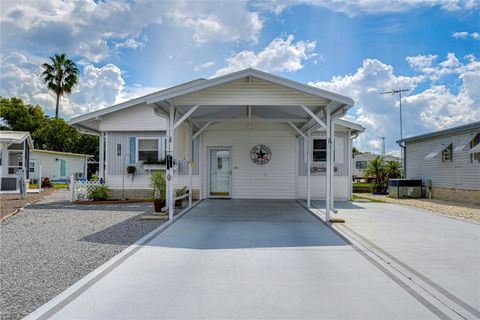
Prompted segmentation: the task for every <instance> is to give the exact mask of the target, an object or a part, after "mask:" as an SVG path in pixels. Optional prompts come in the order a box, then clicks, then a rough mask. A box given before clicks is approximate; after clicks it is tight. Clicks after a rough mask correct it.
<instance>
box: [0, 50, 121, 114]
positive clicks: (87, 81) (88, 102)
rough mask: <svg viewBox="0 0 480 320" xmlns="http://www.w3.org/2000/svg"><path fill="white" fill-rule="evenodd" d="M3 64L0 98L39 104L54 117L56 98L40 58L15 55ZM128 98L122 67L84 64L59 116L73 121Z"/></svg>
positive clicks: (62, 102) (62, 103)
mask: <svg viewBox="0 0 480 320" xmlns="http://www.w3.org/2000/svg"><path fill="white" fill-rule="evenodd" d="M0 62H1V64H2V73H1V75H0V82H1V88H0V95H2V96H4V97H13V96H16V97H19V98H21V99H23V100H24V101H25V102H26V103H32V104H39V105H41V106H42V107H43V108H44V109H45V111H46V112H47V113H49V114H54V112H55V95H54V94H53V93H52V92H50V91H48V89H47V88H46V85H45V84H44V83H43V80H42V78H41V72H42V70H41V68H40V65H41V63H40V61H39V59H37V58H35V57H27V56H25V55H23V54H20V53H18V52H13V53H11V54H10V55H8V56H2V57H1V61H0ZM128 95H129V92H128V90H125V81H124V80H123V78H122V72H121V70H120V68H118V67H117V66H115V65H113V64H107V65H104V66H103V67H95V66H93V65H92V64H85V65H83V73H82V75H81V76H80V79H79V84H78V86H77V87H75V89H74V90H73V92H72V93H71V94H70V95H66V96H64V97H62V99H61V101H60V115H61V116H62V117H65V118H70V117H72V116H74V115H79V114H82V113H86V112H90V111H93V110H97V109H100V108H103V107H107V106H110V105H112V104H114V103H115V102H117V100H118V99H119V98H120V97H122V96H128Z"/></svg>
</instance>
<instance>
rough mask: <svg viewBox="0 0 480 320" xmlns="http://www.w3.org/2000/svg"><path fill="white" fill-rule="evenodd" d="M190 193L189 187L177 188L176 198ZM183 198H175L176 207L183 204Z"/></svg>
mask: <svg viewBox="0 0 480 320" xmlns="http://www.w3.org/2000/svg"><path fill="white" fill-rule="evenodd" d="M187 193H188V190H187V187H183V188H182V189H177V190H175V198H176V197H180V196H183V195H185V194H187ZM182 202H183V199H179V200H175V207H181V206H182Z"/></svg>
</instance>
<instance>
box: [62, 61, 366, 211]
mask: <svg viewBox="0 0 480 320" xmlns="http://www.w3.org/2000/svg"><path fill="white" fill-rule="evenodd" d="M352 106H353V100H352V99H350V98H348V97H345V96H341V95H338V94H335V93H332V92H329V91H325V90H321V89H318V88H314V87H312V86H308V85H305V84H301V83H298V82H294V81H291V80H288V79H285V78H281V77H278V76H274V75H271V74H268V73H265V72H261V71H258V70H254V69H246V70H242V71H239V72H235V73H232V74H228V75H225V76H221V77H217V78H213V79H209V80H206V79H198V80H195V81H191V82H187V83H184V84H181V85H178V86H175V87H172V88H168V89H165V90H162V91H159V92H156V93H153V94H150V95H147V96H143V97H140V98H137V99H133V100H131V101H127V102H125V103H121V104H118V105H114V106H112V107H109V108H105V109H102V110H98V111H95V112H92V113H89V114H86V115H82V116H79V117H76V118H73V119H72V120H71V121H70V124H72V125H73V126H75V127H77V128H78V129H79V130H86V131H89V132H93V133H96V134H98V135H99V136H100V160H99V172H100V176H102V177H104V178H105V181H106V183H107V185H108V187H109V188H111V189H113V190H112V194H113V195H117V196H120V195H121V191H120V190H121V189H122V188H125V189H126V190H127V191H126V194H127V196H130V197H132V196H151V187H150V182H149V173H150V172H151V171H152V170H164V169H165V168H164V167H163V166H162V165H161V164H155V161H157V160H163V159H164V158H165V156H166V155H172V156H173V157H174V159H175V166H174V167H173V168H172V169H170V170H168V172H167V173H168V175H169V176H170V177H171V181H173V183H172V184H169V185H174V186H175V187H177V188H180V187H183V186H186V185H187V184H189V182H190V181H192V182H193V189H195V190H196V193H197V194H198V196H199V197H200V198H222V197H223V198H268V199H273V198H277V199H296V198H303V199H305V198H308V199H309V198H310V195H311V198H315V199H325V198H328V199H331V201H327V206H330V204H331V203H332V204H333V198H335V199H339V200H347V199H349V198H350V197H351V179H350V177H351V161H350V159H351V149H352V139H354V138H355V137H356V136H357V135H358V134H359V133H360V132H363V131H364V128H363V127H361V126H360V125H357V124H355V123H351V122H348V121H344V120H341V119H339V118H340V117H342V116H343V115H345V113H346V112H347V110H348V109H349V108H350V107H352ZM103 155H104V156H103ZM190 165H191V173H192V175H191V178H190V175H189V171H190ZM127 166H134V167H135V168H136V170H135V174H133V175H132V174H128V173H127V170H126V168H127ZM309 166H310V168H311V169H310V170H308V167H309ZM333 177H334V178H333ZM190 179H191V180H190ZM172 190H173V188H170V187H169V191H168V192H169V193H168V194H169V198H170V197H173V196H172V193H173V191H172ZM333 195H334V196H333ZM170 203H171V202H170ZM169 212H170V214H172V213H173V209H172V208H170V210H169ZM328 212H329V211H328Z"/></svg>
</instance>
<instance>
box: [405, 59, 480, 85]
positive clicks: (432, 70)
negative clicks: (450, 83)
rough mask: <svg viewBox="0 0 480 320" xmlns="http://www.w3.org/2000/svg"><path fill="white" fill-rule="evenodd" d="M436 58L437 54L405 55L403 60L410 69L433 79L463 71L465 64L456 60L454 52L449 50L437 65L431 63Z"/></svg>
mask: <svg viewBox="0 0 480 320" xmlns="http://www.w3.org/2000/svg"><path fill="white" fill-rule="evenodd" d="M437 58H438V56H437V55H428V56H423V55H418V56H410V57H407V58H405V60H406V61H407V62H408V64H409V65H410V67H412V69H414V70H416V71H420V72H422V73H423V74H425V75H426V76H428V78H429V79H431V80H433V81H437V80H439V79H441V78H442V77H445V76H447V75H450V74H461V73H463V72H465V68H466V65H464V64H462V63H461V62H460V60H458V58H457V56H456V55H455V53H453V52H449V53H448V54H447V58H446V59H445V60H444V61H442V62H440V63H438V64H437V65H433V62H434V61H435V60H436V59H437ZM473 59H475V58H473Z"/></svg>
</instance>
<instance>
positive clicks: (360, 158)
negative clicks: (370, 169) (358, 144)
mask: <svg viewBox="0 0 480 320" xmlns="http://www.w3.org/2000/svg"><path fill="white" fill-rule="evenodd" d="M379 156H380V155H378V154H375V153H370V152H364V153H360V154H356V155H354V156H353V159H352V168H353V170H352V172H353V177H352V178H353V180H363V179H364V174H363V171H364V170H365V168H366V167H367V163H368V161H370V160H373V159H375V158H376V157H379ZM383 158H384V159H385V160H387V161H396V162H400V158H399V157H394V156H389V155H386V156H384V157H383Z"/></svg>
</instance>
